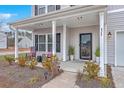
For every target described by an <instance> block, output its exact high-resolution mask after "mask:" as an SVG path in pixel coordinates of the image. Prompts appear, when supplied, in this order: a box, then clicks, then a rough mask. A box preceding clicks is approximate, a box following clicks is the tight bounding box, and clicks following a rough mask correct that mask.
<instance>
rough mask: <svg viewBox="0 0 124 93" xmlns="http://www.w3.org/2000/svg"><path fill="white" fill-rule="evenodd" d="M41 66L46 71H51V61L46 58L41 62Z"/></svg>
mask: <svg viewBox="0 0 124 93" xmlns="http://www.w3.org/2000/svg"><path fill="white" fill-rule="evenodd" d="M42 65H43V67H44V68H45V69H47V70H48V71H52V59H51V58H46V59H45V61H43V62H42Z"/></svg>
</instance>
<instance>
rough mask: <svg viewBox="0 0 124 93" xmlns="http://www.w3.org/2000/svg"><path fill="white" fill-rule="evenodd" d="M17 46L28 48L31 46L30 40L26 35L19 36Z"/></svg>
mask: <svg viewBox="0 0 124 93" xmlns="http://www.w3.org/2000/svg"><path fill="white" fill-rule="evenodd" d="M18 46H19V48H30V47H31V46H32V40H31V39H29V38H28V37H27V36H25V37H23V38H21V40H20V41H19V43H18Z"/></svg>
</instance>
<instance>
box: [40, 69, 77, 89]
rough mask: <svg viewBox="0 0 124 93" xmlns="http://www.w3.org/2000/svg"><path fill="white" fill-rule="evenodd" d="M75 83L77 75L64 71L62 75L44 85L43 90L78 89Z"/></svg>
mask: <svg viewBox="0 0 124 93" xmlns="http://www.w3.org/2000/svg"><path fill="white" fill-rule="evenodd" d="M75 81H76V73H73V72H66V71H64V72H63V73H62V74H61V75H59V76H57V77H55V78H54V79H53V80H50V81H49V82H48V83H46V84H45V85H43V86H42V88H78V86H76V85H75Z"/></svg>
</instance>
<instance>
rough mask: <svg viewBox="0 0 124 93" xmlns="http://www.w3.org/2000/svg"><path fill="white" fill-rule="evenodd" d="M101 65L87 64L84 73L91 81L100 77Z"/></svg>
mask: <svg viewBox="0 0 124 93" xmlns="http://www.w3.org/2000/svg"><path fill="white" fill-rule="evenodd" d="M99 69H100V68H99V65H97V64H95V63H93V62H90V61H89V62H85V65H84V69H83V72H84V74H85V75H86V76H87V77H88V78H89V79H94V78H96V77H98V73H99Z"/></svg>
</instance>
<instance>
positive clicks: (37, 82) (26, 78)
mask: <svg viewBox="0 0 124 93" xmlns="http://www.w3.org/2000/svg"><path fill="white" fill-rule="evenodd" d="M45 71H46V70H45V69H43V68H40V67H36V68H35V69H34V70H31V69H30V68H29V67H20V66H19V65H18V64H16V63H13V64H12V65H9V64H8V63H7V62H0V88H38V87H41V86H42V85H44V84H45V83H47V82H48V81H49V80H51V79H53V78H54V77H55V76H53V75H52V74H51V73H49V75H48V78H47V79H45V78H44V72H45ZM59 74H60V73H58V74H57V75H59ZM57 75H56V76H57Z"/></svg>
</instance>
